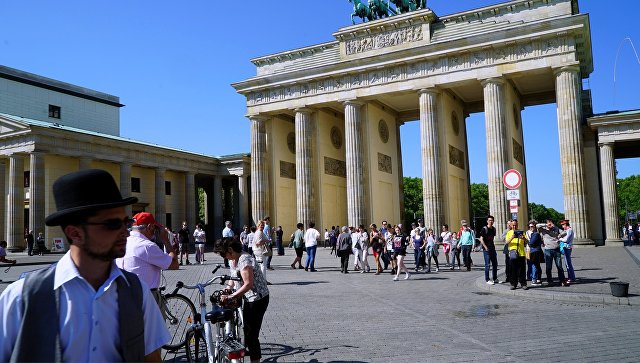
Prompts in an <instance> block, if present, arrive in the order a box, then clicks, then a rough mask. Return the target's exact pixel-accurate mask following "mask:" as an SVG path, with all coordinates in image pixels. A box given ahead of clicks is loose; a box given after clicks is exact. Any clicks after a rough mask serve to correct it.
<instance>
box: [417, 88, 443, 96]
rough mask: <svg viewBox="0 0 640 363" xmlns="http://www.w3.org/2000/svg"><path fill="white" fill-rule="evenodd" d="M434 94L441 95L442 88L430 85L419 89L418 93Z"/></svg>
mask: <svg viewBox="0 0 640 363" xmlns="http://www.w3.org/2000/svg"><path fill="white" fill-rule="evenodd" d="M425 93H426V94H433V95H440V94H441V93H442V90H441V89H440V88H438V87H428V88H421V89H419V90H418V95H422V94H425Z"/></svg>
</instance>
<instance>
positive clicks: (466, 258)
mask: <svg viewBox="0 0 640 363" xmlns="http://www.w3.org/2000/svg"><path fill="white" fill-rule="evenodd" d="M472 248H473V245H462V262H463V263H464V267H466V268H467V270H469V269H471V249H472Z"/></svg>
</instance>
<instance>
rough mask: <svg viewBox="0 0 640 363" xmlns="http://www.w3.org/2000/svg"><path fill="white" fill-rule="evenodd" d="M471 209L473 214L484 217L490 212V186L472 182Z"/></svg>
mask: <svg viewBox="0 0 640 363" xmlns="http://www.w3.org/2000/svg"><path fill="white" fill-rule="evenodd" d="M471 211H472V213H473V216H475V217H482V218H483V219H484V218H485V217H486V216H488V215H489V214H490V213H489V186H488V185H487V184H484V183H472V184H471Z"/></svg>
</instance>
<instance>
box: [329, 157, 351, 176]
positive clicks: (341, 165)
mask: <svg viewBox="0 0 640 363" xmlns="http://www.w3.org/2000/svg"><path fill="white" fill-rule="evenodd" d="M324 173H325V174H327V175H333V176H339V177H342V178H346V177H347V163H346V162H344V161H342V160H337V159H333V158H330V157H328V156H325V157H324Z"/></svg>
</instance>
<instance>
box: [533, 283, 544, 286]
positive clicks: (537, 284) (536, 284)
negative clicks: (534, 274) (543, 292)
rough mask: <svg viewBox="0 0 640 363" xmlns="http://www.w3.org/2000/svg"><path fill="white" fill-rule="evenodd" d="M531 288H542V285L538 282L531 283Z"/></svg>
mask: <svg viewBox="0 0 640 363" xmlns="http://www.w3.org/2000/svg"><path fill="white" fill-rule="evenodd" d="M531 286H542V284H539V283H537V282H532V283H531Z"/></svg>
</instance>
